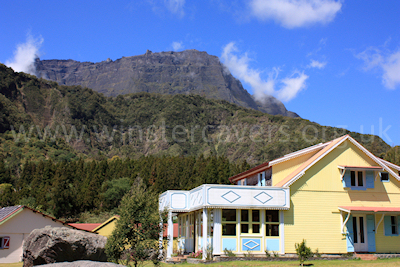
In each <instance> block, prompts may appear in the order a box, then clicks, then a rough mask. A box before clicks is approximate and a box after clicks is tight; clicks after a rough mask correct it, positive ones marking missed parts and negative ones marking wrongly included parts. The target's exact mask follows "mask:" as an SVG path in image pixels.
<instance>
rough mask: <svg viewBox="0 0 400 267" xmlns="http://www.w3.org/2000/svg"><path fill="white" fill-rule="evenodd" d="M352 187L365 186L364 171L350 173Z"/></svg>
mask: <svg viewBox="0 0 400 267" xmlns="http://www.w3.org/2000/svg"><path fill="white" fill-rule="evenodd" d="M350 179H351V186H364V175H363V172H362V171H351V172H350Z"/></svg>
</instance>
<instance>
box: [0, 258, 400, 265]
mask: <svg viewBox="0 0 400 267" xmlns="http://www.w3.org/2000/svg"><path fill="white" fill-rule="evenodd" d="M309 264H312V265H309ZM144 266H145V267H150V266H153V264H152V263H150V262H149V263H147V264H145V265H144ZM161 266H163V267H167V266H169V267H171V266H176V267H179V266H197V265H196V264H188V263H185V264H176V265H172V264H166V263H162V264H161ZM206 266H215V267H216V266H232V267H236V266H238V267H240V266H270V267H273V266H277V267H289V266H290V267H294V266H299V262H298V261H280V262H276V261H273V262H266V261H230V262H219V263H213V264H207V265H206ZM305 266H315V267H317V266H349V267H350V266H369V267H375V266H380V267H390V266H400V258H399V259H383V260H376V261H361V260H345V261H343V260H315V261H307V262H306V263H305ZM0 267H22V262H18V263H0Z"/></svg>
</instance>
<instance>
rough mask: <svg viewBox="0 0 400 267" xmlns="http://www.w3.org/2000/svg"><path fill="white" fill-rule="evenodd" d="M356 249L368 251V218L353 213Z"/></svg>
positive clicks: (357, 250)
mask: <svg viewBox="0 0 400 267" xmlns="http://www.w3.org/2000/svg"><path fill="white" fill-rule="evenodd" d="M353 235H354V240H353V241H354V251H356V252H367V251H368V242H367V220H366V218H365V215H356V216H354V215H353Z"/></svg>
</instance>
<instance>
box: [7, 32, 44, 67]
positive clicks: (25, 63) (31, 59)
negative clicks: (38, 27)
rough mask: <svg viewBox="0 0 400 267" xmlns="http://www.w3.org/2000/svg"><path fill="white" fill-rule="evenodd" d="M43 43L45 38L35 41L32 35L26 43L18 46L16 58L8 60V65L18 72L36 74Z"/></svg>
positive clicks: (15, 52) (28, 36)
mask: <svg viewBox="0 0 400 267" xmlns="http://www.w3.org/2000/svg"><path fill="white" fill-rule="evenodd" d="M42 43H43V38H42V37H41V36H40V37H39V38H37V39H35V38H33V37H32V36H31V35H30V34H28V35H27V37H26V42H25V43H23V44H19V45H17V49H16V50H15V51H14V58H13V59H11V60H7V61H6V64H5V65H7V66H8V67H10V68H12V69H13V70H14V71H16V72H21V71H22V72H26V73H29V74H35V72H36V70H35V65H34V63H35V58H37V57H38V56H39V48H40V46H41V45H42Z"/></svg>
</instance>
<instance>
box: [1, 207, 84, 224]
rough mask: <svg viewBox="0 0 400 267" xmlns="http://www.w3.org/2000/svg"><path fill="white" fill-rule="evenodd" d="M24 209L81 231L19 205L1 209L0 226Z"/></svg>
mask: <svg viewBox="0 0 400 267" xmlns="http://www.w3.org/2000/svg"><path fill="white" fill-rule="evenodd" d="M24 209H28V210H30V211H32V212H34V213H39V214H40V215H42V216H43V217H47V218H49V219H51V220H53V221H55V222H59V223H62V224H64V225H66V226H69V227H72V228H74V229H77V230H79V229H78V228H76V227H74V226H71V225H68V224H67V223H65V222H63V221H60V220H57V219H56V218H53V217H51V216H49V215H46V214H44V213H42V212H40V211H37V210H34V209H32V208H29V207H27V206H23V205H18V206H10V207H3V208H1V209H0V225H2V224H3V223H5V222H6V221H8V220H9V219H11V218H12V217H14V216H15V215H16V214H18V213H20V212H21V211H23V210H24Z"/></svg>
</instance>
